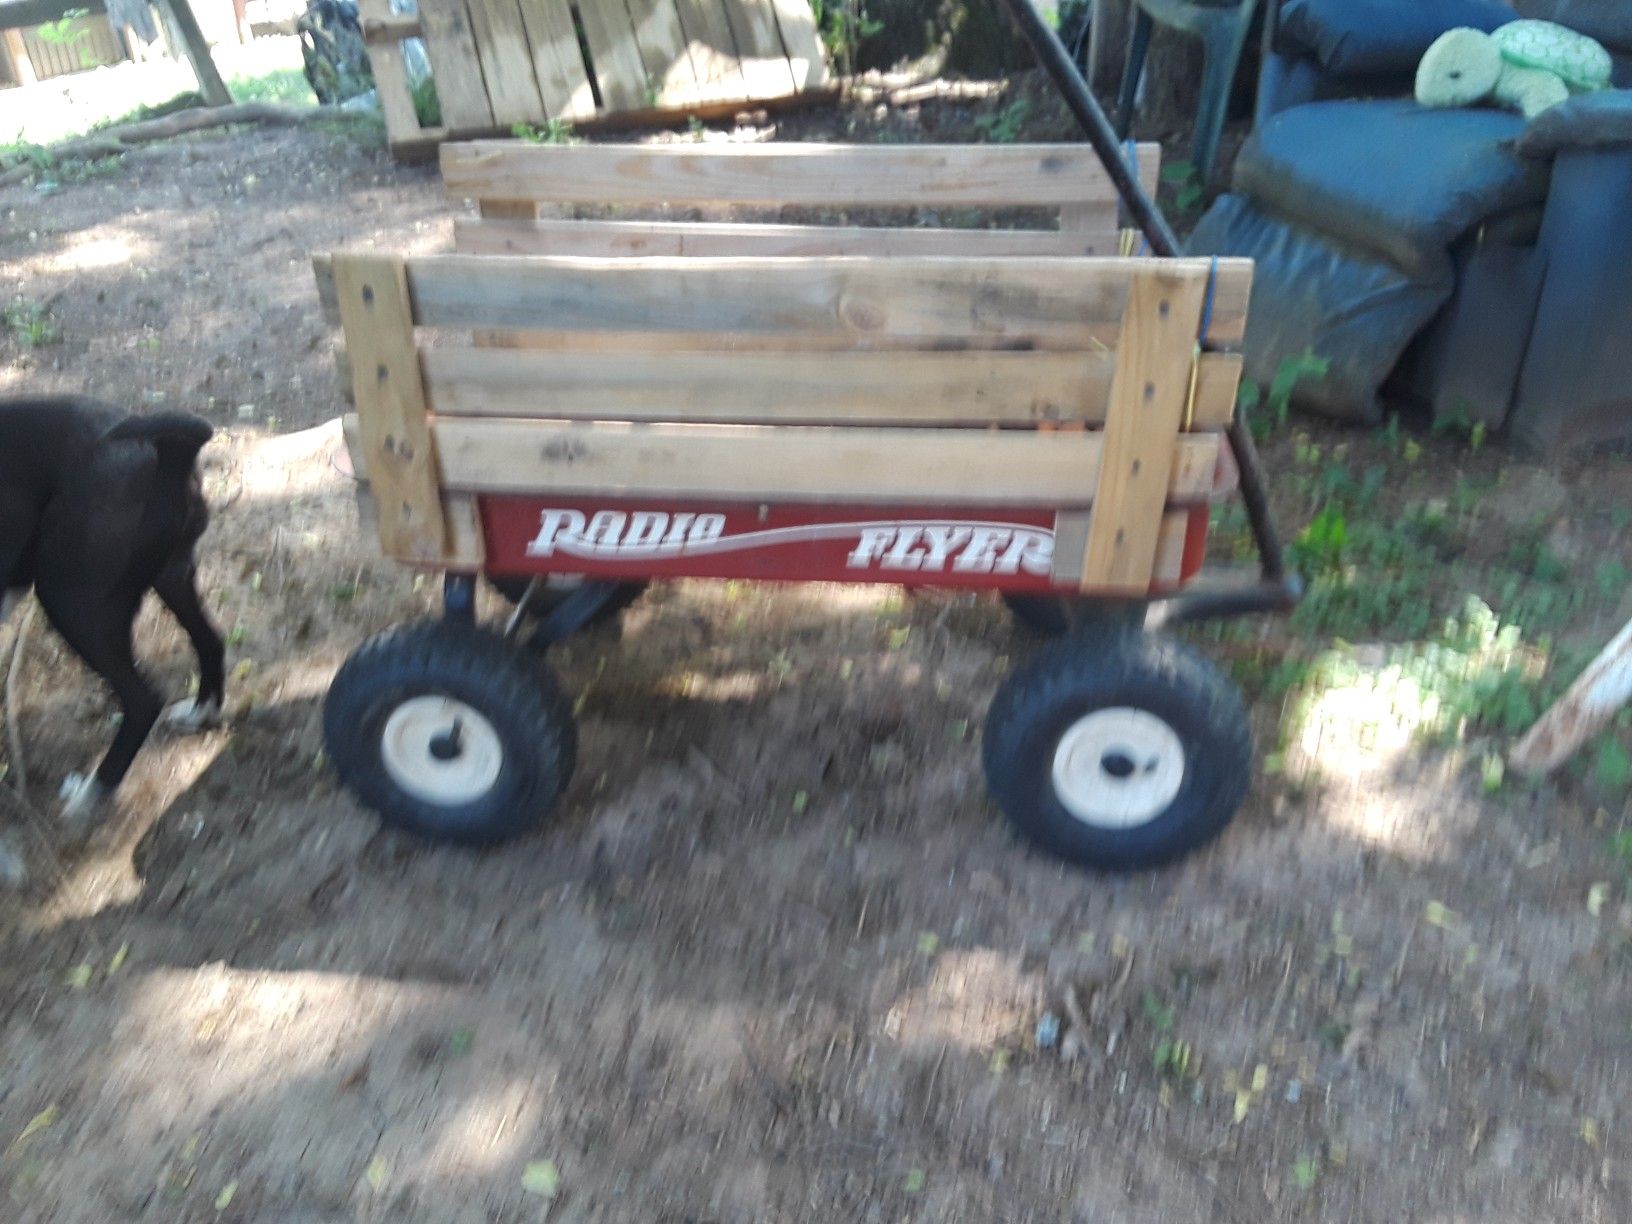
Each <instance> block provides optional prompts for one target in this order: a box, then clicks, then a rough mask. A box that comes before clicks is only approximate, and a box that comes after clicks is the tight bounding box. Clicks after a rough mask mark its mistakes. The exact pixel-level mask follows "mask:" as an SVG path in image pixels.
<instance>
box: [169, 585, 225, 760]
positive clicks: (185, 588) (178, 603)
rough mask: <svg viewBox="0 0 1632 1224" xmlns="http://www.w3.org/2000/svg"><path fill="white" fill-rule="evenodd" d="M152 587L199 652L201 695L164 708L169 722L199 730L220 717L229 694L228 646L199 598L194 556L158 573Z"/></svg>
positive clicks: (219, 719)
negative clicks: (227, 687) (227, 683)
mask: <svg viewBox="0 0 1632 1224" xmlns="http://www.w3.org/2000/svg"><path fill="white" fill-rule="evenodd" d="M153 590H154V591H155V592H156V593H157V595H158V597H159V598H160V599H161V600H163V601H164V606H165V607H167V608H169V609H170V614H171V615H172V616H174V617H175V618H176V623H177V624H179V625H180V626H181V627H182V629H184V630H185V631H186V633H187V637H188V640H189V641H191V642H192V644H193V653H194V654H196V655H197V656H198V696H197V697H193V698H190V699H188V700H186V701H178V702H176V703H175V704H174V705H172V706H171V707H170V708H169V709H167V710H165V712H164V722H165V725H166V726H169V727H174V728H176V729H177V730H180V731H200V730H202V729H204V728H205V727H213V726H216V725H217V724H218V723H220V721H221V703H222V701H223V700H224V698H225V696H226V647H225V646H223V645H222V642H221V634H220V633H219V632H217V631H216V628H215V626H214V625H213V624H212V623H211V622H210V617H209V613H207V612H205V611H204V605H203V603H202V602H201V601H200V600H199V598H198V572H197V570H196V569H195V568H194V566H193V559H192V558H191V557H183V558H179V559H178V560H176V561H174V562H172V563H171V564H170V565H169V566H168V567H166V569H165V571H164V572H163V573H162V574H160V575H159V578H158V581H157V582H155V583H154V584H153Z"/></svg>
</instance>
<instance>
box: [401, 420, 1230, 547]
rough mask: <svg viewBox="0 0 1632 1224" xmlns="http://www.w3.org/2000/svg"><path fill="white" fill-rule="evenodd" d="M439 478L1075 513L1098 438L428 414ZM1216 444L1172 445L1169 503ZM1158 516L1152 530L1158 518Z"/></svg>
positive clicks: (1202, 476)
mask: <svg viewBox="0 0 1632 1224" xmlns="http://www.w3.org/2000/svg"><path fill="white" fill-rule="evenodd" d="M433 431H434V434H435V437H436V445H437V454H438V456H439V458H440V462H441V465H442V474H443V480H444V482H445V484H446V486H447V487H448V488H449V489H454V490H460V491H464V492H473V493H537V492H539V491H541V490H549V491H551V492H556V493H593V494H600V495H603V496H608V497H613V496H617V497H621V496H631V497H646V496H674V497H685V496H690V497H712V498H724V499H740V498H750V499H752V498H758V499H777V500H784V501H786V500H795V499H801V498H808V499H815V500H819V501H835V502H871V501H878V502H891V501H899V502H912V503H919V502H928V503H933V502H935V501H945V500H947V499H948V498H949V497H952V496H955V497H956V498H957V500H959V501H960V502H967V503H968V504H970V505H1012V506H1022V505H1024V506H1033V505H1041V506H1061V507H1064V506H1084V505H1087V504H1088V503H1090V502H1091V501H1092V500H1093V498H1094V491H1095V486H1096V483H1097V477H1098V472H1099V467H1100V456H1101V442H1100V434H1098V433H1097V432H1086V431H1084V432H1076V433H1061V432H1056V433H1039V432H1037V431H1035V430H1029V429H1028V430H995V431H985V430H971V429H946V430H924V429H862V428H857V429H830V428H805V427H801V426H778V427H775V428H766V427H760V426H744V425H611V424H584V423H561V422H551V421H514V420H469V419H459V418H446V419H443V418H438V419H437V420H436V421H435V422H434V423H433ZM1217 458H1218V439H1217V436H1216V435H1212V434H1191V435H1185V436H1183V437H1180V438H1179V439H1178V441H1177V444H1176V447H1175V453H1174V454H1173V455H1171V456H1169V468H1170V471H1171V479H1170V485H1171V494H1172V497H1173V498H1174V500H1176V501H1181V502H1183V501H1191V502H1194V501H1198V500H1200V499H1202V498H1204V497H1205V496H1206V494H1207V492H1208V491H1209V490H1210V489H1211V487H1212V479H1213V466H1214V464H1215V463H1216V462H1217ZM1160 518H1161V511H1160V509H1159V508H1158V510H1157V511H1156V513H1155V514H1153V515H1152V530H1154V529H1155V526H1156V525H1157V524H1158V523H1159V522H1160Z"/></svg>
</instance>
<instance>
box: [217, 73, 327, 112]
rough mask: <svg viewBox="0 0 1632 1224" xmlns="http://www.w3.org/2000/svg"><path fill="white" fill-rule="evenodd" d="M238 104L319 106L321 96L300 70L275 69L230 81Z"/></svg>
mask: <svg viewBox="0 0 1632 1224" xmlns="http://www.w3.org/2000/svg"><path fill="white" fill-rule="evenodd" d="M226 86H227V92H228V93H230V94H231V95H232V100H233V101H234V102H277V103H281V104H282V105H284V106H316V105H317V95H316V94H314V93H313V92H312V86H311V83H310V82H309V81H307V79H306V74H305V72H303V71H302V70H301V69H299V68H271V69H267V70H266V71H263V72H255V73H244V74H240V75H237V76H229V77H227V78H226Z"/></svg>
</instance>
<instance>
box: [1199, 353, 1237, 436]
mask: <svg viewBox="0 0 1632 1224" xmlns="http://www.w3.org/2000/svg"><path fill="white" fill-rule="evenodd" d="M1241 366H1242V360H1241V354H1239V353H1204V354H1203V355H1202V358H1201V361H1200V362H1199V363H1198V365H1197V370H1196V405H1195V412H1194V413H1192V414H1191V417H1190V427H1191V428H1192V429H1219V428H1222V427H1223V426H1225V425H1228V424H1229V423H1230V421H1231V420H1233V419H1234V417H1235V397H1236V395H1237V393H1238V392H1239V391H1240V390H1241Z"/></svg>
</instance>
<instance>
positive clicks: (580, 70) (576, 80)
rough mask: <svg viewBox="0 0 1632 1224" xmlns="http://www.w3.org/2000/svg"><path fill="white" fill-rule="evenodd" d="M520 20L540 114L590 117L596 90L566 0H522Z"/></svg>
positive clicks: (561, 116) (593, 108)
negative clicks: (525, 39) (535, 81)
mask: <svg viewBox="0 0 1632 1224" xmlns="http://www.w3.org/2000/svg"><path fill="white" fill-rule="evenodd" d="M521 21H522V27H523V29H524V30H525V32H526V35H527V45H528V49H529V50H530V51H531V52H532V57H533V75H534V77H535V79H536V80H537V82H538V94H539V98H540V100H541V101H542V103H543V106H544V111H543V116H544V117H545V118H549V119H587V118H589V117H590V116H591V115H593V114H594V113H595V91H594V90H593V89H591V88H590V84H589V74H588V73H587V72H586V71H585V70H584V56H583V52H582V51H581V50H580V49H579V46H578V34H577V31H575V30H574V29H573V26H572V10H571V8H570V7H569V6H568V3H567V0H521Z"/></svg>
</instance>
